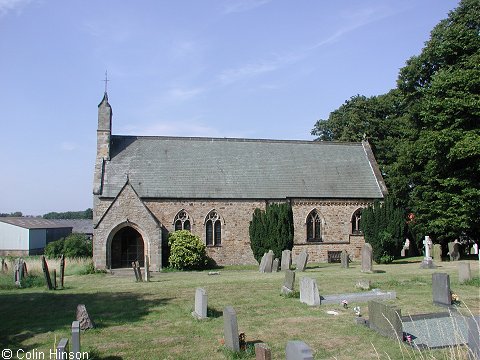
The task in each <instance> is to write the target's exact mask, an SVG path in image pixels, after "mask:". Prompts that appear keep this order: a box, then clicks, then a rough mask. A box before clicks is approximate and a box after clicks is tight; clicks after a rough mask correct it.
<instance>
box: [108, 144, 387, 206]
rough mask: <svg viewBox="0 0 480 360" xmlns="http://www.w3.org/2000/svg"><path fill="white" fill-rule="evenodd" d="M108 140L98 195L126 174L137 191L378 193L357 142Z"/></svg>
mask: <svg viewBox="0 0 480 360" xmlns="http://www.w3.org/2000/svg"><path fill="white" fill-rule="evenodd" d="M111 140H112V141H111V150H110V154H111V160H110V161H106V163H105V168H104V177H103V192H102V196H103V197H115V196H116V195H117V194H118V193H119V191H120V189H121V188H122V186H123V185H124V184H125V182H126V179H127V176H128V178H129V181H130V183H131V184H132V186H133V187H134V189H135V191H136V192H137V193H138V195H139V196H140V197H142V198H184V199H284V198H368V199H374V198H382V197H383V193H382V188H381V187H380V184H379V183H382V182H383V179H381V175H380V173H379V172H378V168H377V166H376V163H375V161H374V158H373V155H372V154H371V152H370V154H368V153H369V151H370V150H369V149H370V147H369V146H367V147H365V146H364V144H362V143H335V142H313V141H291V140H255V139H228V138H185V137H183V138H180V137H154V136H119V135H114V136H112V138H111ZM375 169H376V171H374V170H375Z"/></svg>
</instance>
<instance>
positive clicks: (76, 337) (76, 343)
mask: <svg viewBox="0 0 480 360" xmlns="http://www.w3.org/2000/svg"><path fill="white" fill-rule="evenodd" d="M72 353H73V355H74V356H75V357H74V358H75V359H80V356H81V354H80V322H79V321H73V322H72Z"/></svg>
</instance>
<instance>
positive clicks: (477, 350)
mask: <svg viewBox="0 0 480 360" xmlns="http://www.w3.org/2000/svg"><path fill="white" fill-rule="evenodd" d="M467 327H468V330H467V331H468V335H467V341H468V342H467V344H468V349H469V351H468V359H469V360H478V359H480V316H478V315H477V316H470V317H469V318H468V319H467Z"/></svg>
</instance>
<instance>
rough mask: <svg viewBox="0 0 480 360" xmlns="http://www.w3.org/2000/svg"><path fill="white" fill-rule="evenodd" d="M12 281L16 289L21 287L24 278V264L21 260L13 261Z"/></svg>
mask: <svg viewBox="0 0 480 360" xmlns="http://www.w3.org/2000/svg"><path fill="white" fill-rule="evenodd" d="M13 269H14V270H13V281H14V282H15V285H16V286H18V287H21V286H22V280H23V277H24V269H25V263H24V261H23V259H22V258H17V259H15V265H14V268H13Z"/></svg>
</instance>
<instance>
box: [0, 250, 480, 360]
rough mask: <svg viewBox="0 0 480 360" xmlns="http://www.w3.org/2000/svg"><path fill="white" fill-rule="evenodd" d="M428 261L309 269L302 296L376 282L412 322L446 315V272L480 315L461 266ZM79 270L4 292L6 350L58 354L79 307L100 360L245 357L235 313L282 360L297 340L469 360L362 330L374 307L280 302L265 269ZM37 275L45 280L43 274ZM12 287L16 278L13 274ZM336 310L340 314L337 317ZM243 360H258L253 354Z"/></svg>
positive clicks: (459, 351) (374, 352) (375, 354)
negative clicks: (442, 303) (437, 295)
mask: <svg viewBox="0 0 480 360" xmlns="http://www.w3.org/2000/svg"><path fill="white" fill-rule="evenodd" d="M420 262H421V258H410V259H408V260H402V261H399V262H395V263H393V264H389V265H374V272H373V273H371V274H364V273H361V271H360V270H361V264H359V263H356V262H354V263H351V265H350V268H347V269H344V268H341V266H340V264H324V263H321V264H308V266H307V269H306V271H305V272H303V273H297V276H296V283H295V286H296V288H295V290H298V286H299V280H300V278H301V277H303V276H308V277H311V278H314V279H316V281H317V284H318V288H319V291H320V294H321V295H322V294H340V293H350V292H359V291H360V290H358V289H355V283H356V282H357V280H359V279H366V280H370V281H371V282H372V287H376V288H380V289H381V290H395V291H396V292H397V299H396V300H394V301H388V302H387V303H390V304H392V305H395V306H397V307H398V308H400V309H401V311H402V315H409V314H411V315H415V314H425V313H430V312H444V311H445V309H442V308H439V307H437V306H434V305H433V304H432V291H431V282H432V273H433V272H445V273H448V274H449V275H450V282H451V289H452V291H453V292H455V293H456V294H457V295H458V296H459V297H460V301H461V304H460V307H459V310H460V311H461V312H464V313H465V314H470V313H473V314H477V315H478V314H479V313H480V300H479V287H478V281H473V282H470V283H468V284H459V282H458V273H457V264H458V263H457V262H443V263H441V264H439V265H440V267H439V268H437V269H434V270H430V269H420ZM470 264H471V268H472V274H473V275H474V276H478V274H479V261H478V260H476V261H473V260H472V261H470ZM27 265H29V260H28V259H27ZM49 265H50V264H49ZM69 265H70V270H71V269H72V266H73V264H72V263H71V262H69V261H68V260H67V264H66V274H67V276H66V277H65V289H63V290H55V291H48V290H46V287H32V288H26V289H7V290H1V292H0V314H1V323H2V324H1V330H0V345H1V348H2V349H3V348H10V349H13V350H14V351H16V349H22V350H24V351H26V352H27V351H32V350H36V351H41V352H45V353H47V354H48V351H49V349H51V348H53V347H54V346H55V343H56V342H58V341H59V340H60V338H62V337H70V336H69V335H70V334H69V333H70V327H71V323H72V321H73V320H75V311H76V307H77V304H85V305H86V307H87V310H88V312H89V314H90V316H91V318H92V320H93V321H94V322H95V325H96V328H95V329H92V330H87V331H85V332H82V334H81V346H82V351H88V352H89V355H90V359H93V358H95V359H107V358H108V359H209V360H213V359H225V358H236V356H235V355H234V354H232V353H231V352H228V351H225V350H224V347H223V346H222V338H223V319H222V311H223V309H224V307H225V306H227V305H232V306H233V307H234V309H235V311H236V313H237V318H238V327H239V331H240V332H244V333H245V335H246V340H247V343H248V344H252V343H253V342H265V343H267V344H268V346H269V347H270V348H271V350H272V356H273V358H274V359H282V358H284V356H285V347H286V344H287V341H288V340H302V341H305V342H306V343H307V344H308V345H309V346H310V347H311V348H312V349H313V350H314V354H315V359H355V360H358V359H404V358H405V359H466V356H465V355H466V348H465V347H458V348H455V349H442V350H428V351H424V352H422V353H419V352H418V351H414V350H412V349H411V348H408V347H407V346H404V345H403V344H401V343H400V342H398V341H395V340H392V339H388V338H384V337H382V336H379V335H378V334H377V333H376V332H374V331H372V330H369V329H368V328H366V327H362V326H359V325H355V324H354V316H355V315H354V312H353V310H352V309H353V307H354V306H356V305H358V306H360V307H361V312H362V314H364V315H365V316H367V315H368V311H367V304H366V303H358V304H354V303H351V304H349V306H348V309H344V308H343V306H342V305H341V304H336V305H321V306H316V307H309V306H307V305H305V304H301V303H300V301H299V299H298V298H294V297H284V296H280V288H281V286H282V284H283V280H284V273H282V272H278V273H271V274H270V273H259V272H258V267H253V266H252V267H248V266H246V267H238V266H237V267H232V268H229V267H226V268H223V269H220V270H218V271H219V272H220V274H219V275H208V271H206V272H164V273H153V276H152V279H151V282H150V283H135V281H134V274H133V270H132V271H131V272H128V276H121V277H120V276H111V275H109V274H92V275H76V274H74V273H78V272H79V271H73V272H72V271H69ZM75 266H77V267H80V265H79V264H77V265H75ZM53 267H54V265H50V268H51V269H52V268H53ZM29 270H30V271H31V272H35V271H40V270H39V269H38V270H35V269H34V267H33V266H32V267H30V268H29ZM40 275H41V273H40ZM2 276H3V278H5V277H6V276H7V275H2ZM8 278H10V279H12V276H11V274H10V272H9V274H8ZM2 281H5V279H2ZM12 281H13V280H12ZM197 287H203V288H204V289H205V290H206V291H207V294H208V316H209V319H207V320H196V319H195V318H193V317H192V315H191V312H192V310H193V307H194V297H195V289H196V288H197ZM328 310H336V311H337V312H339V315H338V316H333V315H329V314H327V311H328ZM243 358H250V359H254V358H255V356H254V355H252V353H251V352H250V354H249V355H248V354H247V355H246V356H245V357H243Z"/></svg>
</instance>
